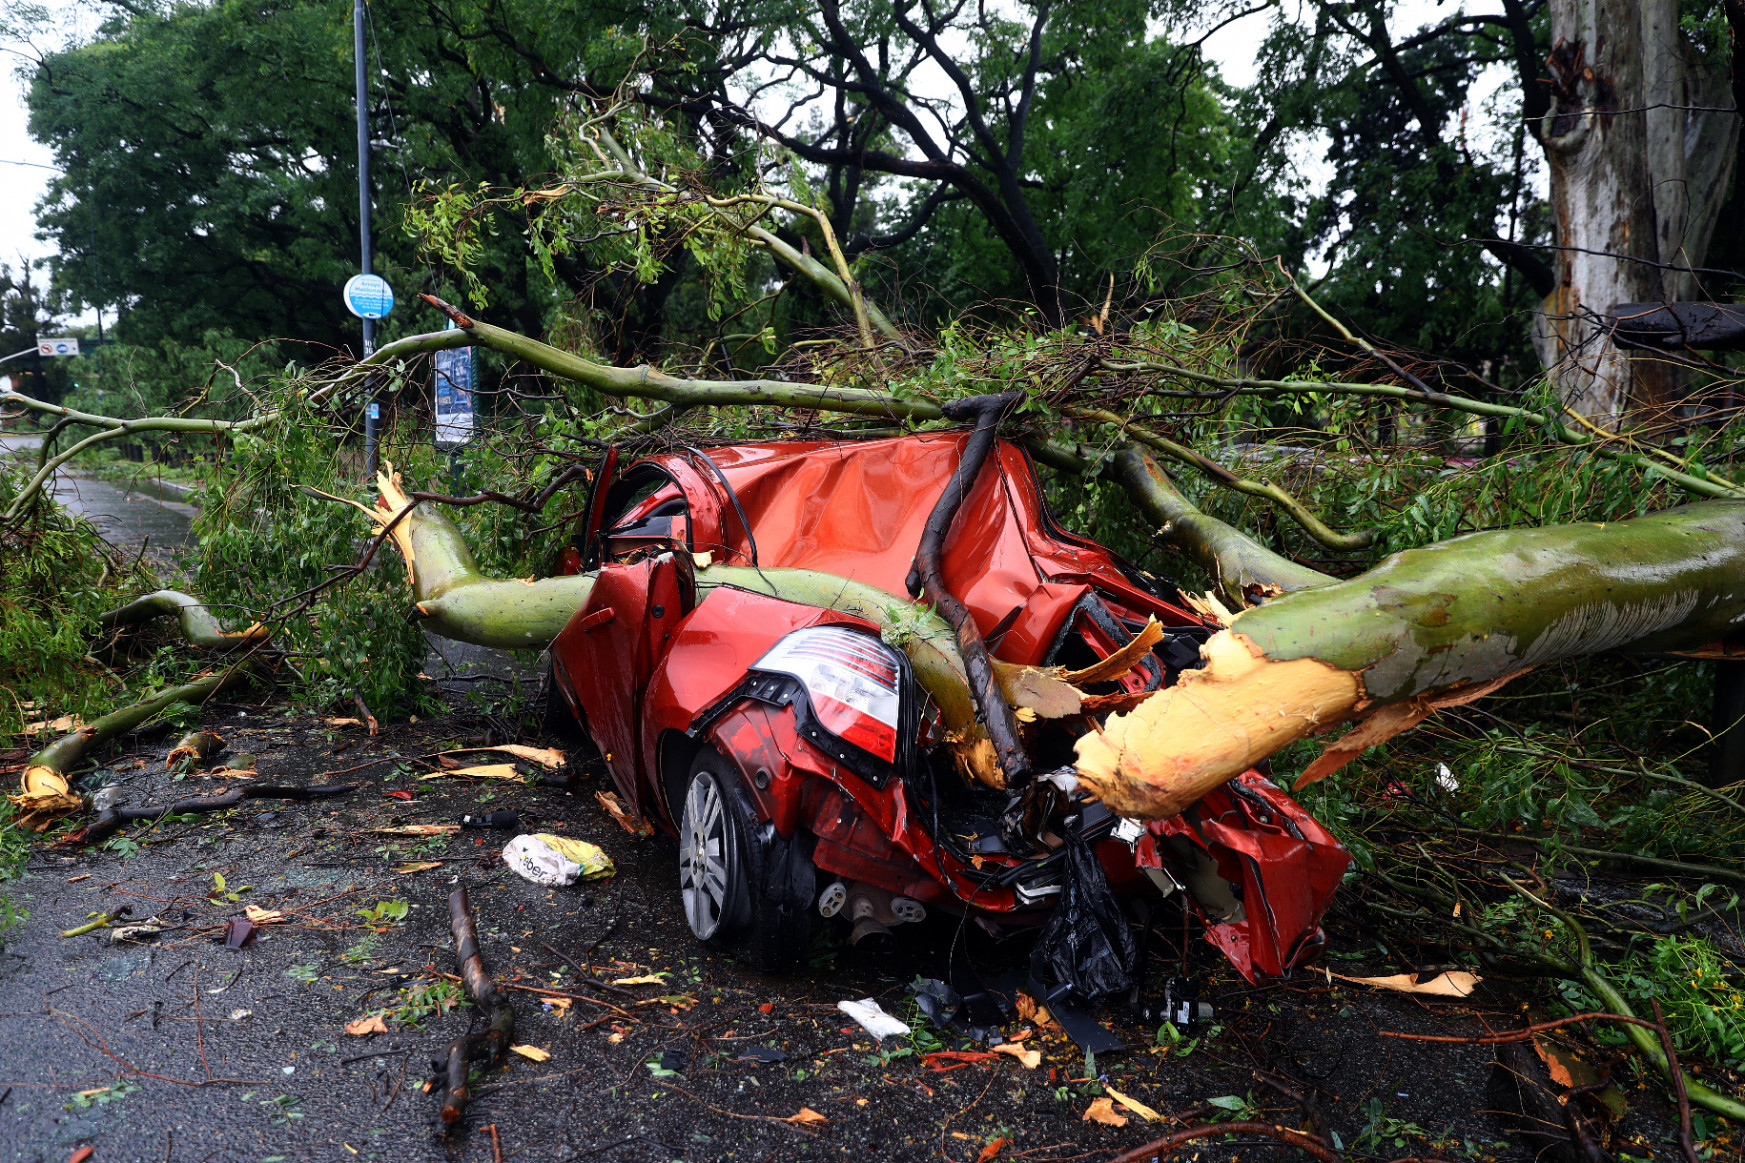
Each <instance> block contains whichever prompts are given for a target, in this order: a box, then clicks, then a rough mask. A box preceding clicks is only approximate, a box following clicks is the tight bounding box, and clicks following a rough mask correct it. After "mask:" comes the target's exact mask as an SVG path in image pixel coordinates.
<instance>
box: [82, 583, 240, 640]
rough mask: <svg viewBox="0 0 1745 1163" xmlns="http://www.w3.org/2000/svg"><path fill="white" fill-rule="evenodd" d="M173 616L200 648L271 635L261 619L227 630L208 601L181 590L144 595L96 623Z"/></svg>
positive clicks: (136, 621) (139, 621)
mask: <svg viewBox="0 0 1745 1163" xmlns="http://www.w3.org/2000/svg"><path fill="white" fill-rule="evenodd" d="M172 615H173V616H174V617H175V618H176V620H177V623H178V625H179V626H180V627H181V630H182V637H184V638H186V639H187V640H188V644H189V645H190V646H194V647H198V648H199V649H201V650H235V649H236V648H237V647H239V646H249V645H253V644H255V643H260V642H265V641H266V640H267V639H268V638H270V637H271V636H272V635H271V633H270V632H269V631H268V630H267V628H266V627H265V626H262V625H261V624H260V623H259V622H254V623H251V624H250V625H249V626H248V628H247V629H245V630H240V631H236V632H232V631H229V630H226V629H224V628H223V627H222V626H220V625H219V624H218V619H217V618H215V617H213V616H212V611H211V610H209V609H207V608H206V603H204V602H202V601H200V599H198V598H193V597H189V596H188V595H187V594H184V593H182V592H181V591H179V590H158V591H157V592H156V593H150V594H147V595H145V596H144V597H143V598H135V599H134V600H133V601H131V602H129V603H127V605H125V606H122V607H120V608H119V609H115V610H108V611H106V612H104V613H102V614H99V615H98V616H97V624H98V625H100V626H105V627H108V626H138V625H140V624H142V623H145V622H149V621H151V620H152V619H153V618H164V617H170V616H172Z"/></svg>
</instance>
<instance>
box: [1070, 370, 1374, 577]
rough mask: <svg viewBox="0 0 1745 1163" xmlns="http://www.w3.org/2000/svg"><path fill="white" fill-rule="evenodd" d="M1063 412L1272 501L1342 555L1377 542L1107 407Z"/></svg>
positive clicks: (1371, 533) (1072, 408)
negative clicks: (1106, 427) (1343, 529)
mask: <svg viewBox="0 0 1745 1163" xmlns="http://www.w3.org/2000/svg"><path fill="white" fill-rule="evenodd" d="M1060 411H1061V414H1062V415H1063V416H1071V417H1073V418H1074V419H1079V420H1094V421H1096V422H1097V423H1099V424H1107V425H1109V426H1110V427H1111V428H1115V429H1118V430H1119V431H1121V432H1123V433H1125V434H1126V435H1127V436H1129V437H1131V438H1132V439H1134V440H1137V441H1139V442H1140V443H1141V444H1144V445H1147V446H1149V447H1150V448H1153V449H1155V450H1157V451H1158V452H1161V453H1163V454H1164V455H1165V456H1168V457H1171V458H1173V459H1175V460H1179V461H1180V462H1181V463H1183V464H1186V465H1191V466H1193V467H1194V468H1195V469H1198V470H1199V471H1200V472H1202V473H1204V474H1205V475H1206V477H1207V479H1209V480H1211V481H1212V483H1214V484H1217V485H1221V486H1223V487H1224V488H1227V489H1230V490H1231V491H1232V492H1238V493H1241V494H1243V495H1244V496H1248V497H1259V498H1261V499H1262V500H1267V501H1271V502H1272V503H1273V504H1275V505H1277V506H1278V507H1279V508H1281V509H1283V510H1284V511H1285V512H1286V513H1287V514H1289V515H1290V518H1291V520H1293V521H1295V522H1296V523H1297V524H1298V525H1301V526H1302V527H1303V531H1304V532H1305V533H1307V534H1308V535H1309V536H1310V537H1313V538H1314V539H1315V540H1316V541H1319V542H1320V543H1321V544H1322V545H1325V546H1326V547H1327V548H1328V549H1333V550H1338V551H1341V552H1345V551H1349V550H1353V549H1363V548H1366V547H1367V546H1368V545H1369V544H1370V543H1371V542H1373V541H1374V540H1375V531H1374V530H1371V529H1365V530H1361V531H1359V532H1356V533H1340V532H1338V531H1337V530H1335V529H1333V528H1331V527H1329V526H1328V525H1327V523H1326V522H1325V521H1323V520H1321V518H1319V517H1317V516H1315V514H1314V513H1313V512H1311V511H1310V510H1309V507H1308V506H1307V505H1304V504H1303V503H1302V502H1301V501H1299V500H1297V498H1296V497H1294V496H1292V495H1291V494H1290V493H1289V492H1288V491H1286V490H1285V489H1284V488H1282V487H1280V486H1279V485H1276V484H1274V483H1273V482H1271V481H1251V480H1247V479H1245V478H1243V477H1239V476H1237V475H1236V474H1235V473H1233V472H1231V471H1230V470H1229V469H1227V468H1225V467H1224V466H1223V465H1221V464H1219V463H1218V462H1217V461H1215V460H1213V459H1212V458H1211V457H1209V456H1205V455H1203V454H1202V453H1199V452H1196V451H1194V450H1193V449H1192V448H1189V447H1188V446H1187V445H1185V444H1182V443H1180V442H1179V441H1175V440H1171V439H1170V438H1169V437H1167V436H1164V435H1162V434H1161V433H1158V432H1154V431H1152V430H1151V429H1149V428H1147V427H1145V426H1144V425H1142V424H1136V423H1134V422H1133V421H1132V420H1130V419H1127V418H1125V417H1122V416H1119V415H1117V414H1116V413H1114V412H1111V411H1109V410H1108V409H1107V408H1080V407H1075V406H1071V405H1062V406H1061V409H1060Z"/></svg>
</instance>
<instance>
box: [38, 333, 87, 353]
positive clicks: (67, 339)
mask: <svg viewBox="0 0 1745 1163" xmlns="http://www.w3.org/2000/svg"><path fill="white" fill-rule="evenodd" d="M36 354H38V355H78V354H79V340H78V337H77V336H74V335H39V336H37V337H36Z"/></svg>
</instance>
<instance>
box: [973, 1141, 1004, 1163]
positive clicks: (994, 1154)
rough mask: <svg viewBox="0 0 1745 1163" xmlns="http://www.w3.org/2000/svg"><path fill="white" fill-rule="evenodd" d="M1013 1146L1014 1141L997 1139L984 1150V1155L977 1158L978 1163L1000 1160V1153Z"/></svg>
mask: <svg viewBox="0 0 1745 1163" xmlns="http://www.w3.org/2000/svg"><path fill="white" fill-rule="evenodd" d="M1011 1145H1012V1140H1010V1139H1006V1138H999V1139H995V1140H994V1141H993V1142H991V1143H989V1144H988V1145H987V1146H985V1147H983V1148H982V1153H981V1154H980V1155H977V1156H976V1163H988V1160H990V1159H996V1158H998V1157H999V1154H1000V1152H1001V1151H1004V1150H1005V1149H1006V1148H1007V1147H1010V1146H1011Z"/></svg>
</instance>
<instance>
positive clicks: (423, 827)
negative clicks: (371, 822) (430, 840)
mask: <svg viewBox="0 0 1745 1163" xmlns="http://www.w3.org/2000/svg"><path fill="white" fill-rule="evenodd" d="M458 831H460V825H459V824H401V825H400V826H399V827H397V828H371V829H369V832H370V834H371V835H374V836H446V835H448V834H449V833H450V832H458Z"/></svg>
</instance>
